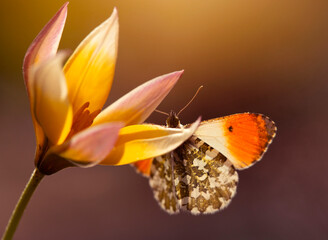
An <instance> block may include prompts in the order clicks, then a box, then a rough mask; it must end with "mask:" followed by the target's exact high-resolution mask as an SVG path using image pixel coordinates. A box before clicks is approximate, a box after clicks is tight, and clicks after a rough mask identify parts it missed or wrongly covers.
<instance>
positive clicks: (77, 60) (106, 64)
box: [64, 9, 118, 113]
mask: <svg viewBox="0 0 328 240" xmlns="http://www.w3.org/2000/svg"><path fill="white" fill-rule="evenodd" d="M117 47H118V16H117V12H116V9H114V11H113V13H112V15H111V17H110V18H109V19H107V20H106V21H105V22H103V23H102V24H101V25H100V26H98V27H97V28H96V29H94V30H93V31H92V32H91V33H90V34H89V35H88V36H87V37H86V38H85V39H84V40H83V41H82V42H81V44H80V45H79V46H78V47H77V49H76V50H75V52H74V53H73V55H72V56H71V57H70V59H69V60H68V61H67V63H66V65H65V67H64V72H65V76H66V80H67V86H68V92H69V99H70V101H71V103H72V105H73V111H74V113H75V112H76V111H77V110H78V109H79V108H80V107H81V106H82V105H83V104H85V103H86V102H90V105H89V109H90V112H93V111H95V110H100V109H102V107H103V105H104V103H105V102H106V99H107V96H108V94H109V91H110V88H111V86H112V80H113V76H114V69H115V63H116V56H117Z"/></svg>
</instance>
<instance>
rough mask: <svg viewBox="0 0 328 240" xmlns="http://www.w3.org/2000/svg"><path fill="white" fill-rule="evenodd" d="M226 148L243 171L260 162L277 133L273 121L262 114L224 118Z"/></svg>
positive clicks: (236, 115)
mask: <svg viewBox="0 0 328 240" xmlns="http://www.w3.org/2000/svg"><path fill="white" fill-rule="evenodd" d="M224 119H225V124H224V136H225V138H226V146H227V147H228V149H229V152H230V153H231V155H233V156H234V160H235V161H233V163H234V165H235V167H237V168H239V169H242V168H247V167H249V166H251V165H252V164H253V163H255V162H256V161H258V160H260V159H261V157H262V155H263V153H264V152H265V151H266V150H267V147H268V145H269V144H270V143H271V141H272V139H273V137H274V136H275V133H276V127H275V124H274V122H273V121H272V120H270V119H269V118H268V117H266V116H264V115H261V114H254V113H244V114H235V115H231V116H227V117H224Z"/></svg>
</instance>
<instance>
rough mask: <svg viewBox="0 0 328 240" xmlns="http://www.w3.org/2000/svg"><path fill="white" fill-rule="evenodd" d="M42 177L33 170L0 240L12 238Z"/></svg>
mask: <svg viewBox="0 0 328 240" xmlns="http://www.w3.org/2000/svg"><path fill="white" fill-rule="evenodd" d="M43 176H44V175H43V174H42V173H41V172H40V171H39V170H38V169H37V168H36V169H34V171H33V173H32V175H31V178H30V180H29V181H28V183H27V184H26V186H25V189H24V191H23V192H22V195H21V196H20V198H19V200H18V202H17V204H16V207H15V209H14V211H13V213H12V214H11V217H10V219H9V222H8V225H7V228H6V231H5V233H4V234H3V236H2V240H10V239H12V238H13V236H14V233H15V231H16V228H17V226H18V223H19V221H20V219H21V217H22V215H23V213H24V210H25V208H26V206H27V204H28V202H29V200H30V198H31V196H32V194H33V193H34V191H35V189H36V187H37V186H38V185H39V183H40V181H41V180H42V178H43Z"/></svg>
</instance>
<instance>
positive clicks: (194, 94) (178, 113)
mask: <svg viewBox="0 0 328 240" xmlns="http://www.w3.org/2000/svg"><path fill="white" fill-rule="evenodd" d="M202 88H203V85H202V86H200V87H199V88H198V89H197V91H196V93H195V94H194V96H193V97H192V99H191V100H190V101H189V102H188V103H187V104H186V106H184V107H183V108H182V109H181V110H180V111H179V112H178V114H177V116H179V114H180V113H181V112H182V111H183V110H185V109H186V108H187V107H188V106H189V105H190V103H192V101H193V100H194V99H195V97H196V96H197V95H198V93H199V91H200V90H201V89H202Z"/></svg>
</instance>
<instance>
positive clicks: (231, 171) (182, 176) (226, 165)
mask: <svg viewBox="0 0 328 240" xmlns="http://www.w3.org/2000/svg"><path fill="white" fill-rule="evenodd" d="M173 159H174V161H173V168H174V175H173V176H174V185H175V192H176V198H177V200H178V204H179V206H180V208H181V209H183V210H187V211H189V212H191V213H192V214H199V213H203V214H207V213H215V212H217V211H219V210H221V209H223V208H225V207H227V206H228V204H229V203H230V201H231V199H232V198H233V196H234V195H235V194H236V188H237V183H238V173H237V172H236V170H235V168H234V167H233V165H232V163H231V162H230V161H229V160H228V159H227V158H226V157H225V156H223V155H222V154H221V153H219V152H218V151H217V150H215V149H213V148H212V147H210V146H209V145H208V144H206V143H204V142H203V141H201V140H200V139H199V138H197V137H192V138H190V139H189V140H188V141H186V142H185V143H184V144H183V145H181V146H180V147H179V148H177V149H176V150H175V151H174V152H173Z"/></svg>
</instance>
